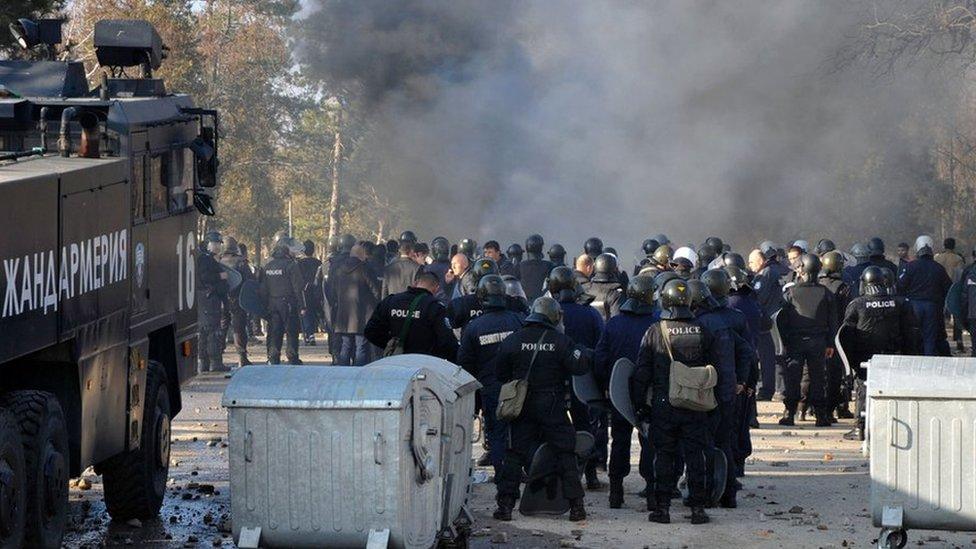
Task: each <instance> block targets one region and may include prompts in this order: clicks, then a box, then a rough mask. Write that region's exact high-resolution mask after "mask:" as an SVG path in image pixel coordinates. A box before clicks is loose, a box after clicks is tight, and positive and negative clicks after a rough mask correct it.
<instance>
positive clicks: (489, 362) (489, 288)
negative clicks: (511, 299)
mask: <svg viewBox="0 0 976 549" xmlns="http://www.w3.org/2000/svg"><path fill="white" fill-rule="evenodd" d="M486 246H487V245H486ZM478 298H479V299H480V300H481V303H482V307H483V308H484V313H483V314H482V315H481V316H479V317H478V318H475V319H473V320H472V321H471V322H470V323H469V324H468V326H467V328H466V329H465V330H464V332H463V333H462V335H461V345H460V347H459V348H458V354H457V364H458V366H461V367H462V368H464V369H465V371H467V372H468V373H470V374H471V375H473V376H475V377H476V378H478V382H480V383H481V404H482V405H481V409H482V413H483V414H484V418H485V432H486V433H487V434H486V439H487V442H488V453H489V459H490V462H491V465H492V467H494V469H495V476H498V473H499V472H500V471H501V466H502V459H503V457H504V455H505V442H506V438H507V434H508V426H507V425H506V424H504V423H502V422H500V421H498V420H497V419H495V409H496V408H497V407H498V392H499V390H500V389H501V385H500V384H499V383H498V376H497V375H496V373H495V357H496V355H497V354H498V347H499V344H500V343H501V342H502V341H503V340H504V339H505V338H506V337H508V336H509V335H511V334H512V333H514V332H515V331H516V330H518V329H520V328H521V327H522V316H521V315H520V314H518V313H516V312H514V311H511V310H509V308H508V296H507V295H506V292H505V281H504V280H502V277H500V276H498V275H494V274H492V275H487V276H485V277H483V278H482V279H481V281H480V282H479V283H478Z"/></svg>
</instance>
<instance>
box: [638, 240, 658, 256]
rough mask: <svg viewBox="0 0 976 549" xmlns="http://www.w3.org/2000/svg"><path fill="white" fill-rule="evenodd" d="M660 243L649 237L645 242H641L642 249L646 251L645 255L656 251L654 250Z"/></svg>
mask: <svg viewBox="0 0 976 549" xmlns="http://www.w3.org/2000/svg"><path fill="white" fill-rule="evenodd" d="M660 245H661V243H660V242H658V241H657V240H654V239H653V238H648V239H647V240H645V241H644V243H643V244H641V250H643V251H644V255H651V254H653V253H654V250H656V249H657V247H658V246H660Z"/></svg>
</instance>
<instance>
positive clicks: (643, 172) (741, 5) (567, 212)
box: [299, 0, 951, 256]
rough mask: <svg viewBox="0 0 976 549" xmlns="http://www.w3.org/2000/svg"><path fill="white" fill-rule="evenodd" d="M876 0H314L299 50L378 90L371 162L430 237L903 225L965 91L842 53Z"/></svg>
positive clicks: (370, 108)
mask: <svg viewBox="0 0 976 549" xmlns="http://www.w3.org/2000/svg"><path fill="white" fill-rule="evenodd" d="M864 9H865V8H864V6H861V5H860V4H858V3H856V2H855V3H852V2H848V1H845V0H834V1H823V2H809V1H801V0H795V1H789V0H787V1H780V0H769V1H762V0H745V1H737V2H720V1H708V2H704V1H694V2H692V1H686V0H674V1H670V2H629V1H622V0H621V1H599V2H598V1H579V2H568V1H559V0H551V1H545V0H537V1H524V2H514V1H509V0H503V1H498V0H493V1H490V2H486V1H474V0H471V1H468V0H392V1H391V0H319V2H318V3H317V4H314V5H312V6H311V9H310V10H309V12H308V15H307V18H306V19H305V20H304V21H303V23H302V29H303V30H302V33H303V34H302V37H301V40H300V44H299V60H300V62H302V63H303V64H305V65H306V67H307V68H308V70H309V72H310V73H311V74H312V75H313V76H316V77H319V78H322V79H324V80H325V81H327V82H329V83H330V85H331V86H334V87H339V86H341V87H343V88H345V89H346V90H350V91H352V92H354V93H357V94H358V95H359V96H360V97H362V98H363V100H364V101H365V102H366V105H367V107H366V108H365V110H366V111H367V112H368V113H369V116H370V117H371V119H372V123H373V124H374V131H373V132H371V134H370V137H369V140H368V146H369V148H370V155H371V157H372V158H373V160H374V163H373V164H372V165H373V166H374V167H372V168H371V171H372V173H370V174H369V177H370V180H371V181H373V182H375V184H376V185H377V187H378V188H380V189H382V190H384V191H385V192H386V193H387V194H388V195H389V196H391V197H392V198H393V199H394V200H397V201H399V202H400V203H402V204H403V205H404V207H405V210H406V211H407V212H408V216H407V219H404V220H402V222H401V225H402V226H403V228H411V229H414V230H416V231H418V232H419V233H420V235H421V236H422V237H424V238H431V237H433V236H434V235H435V234H445V235H447V236H449V237H451V238H452V239H459V238H463V237H468V236H473V237H475V238H477V239H478V240H479V241H482V240H483V239H485V238H494V239H497V240H499V241H502V242H503V243H507V242H512V241H522V240H523V239H524V238H525V236H526V235H528V234H530V233H533V232H538V233H541V234H543V235H544V236H545V237H546V240H547V243H552V242H557V241H558V242H561V243H563V244H564V245H565V246H566V247H567V249H569V250H570V252H571V253H573V252H575V251H576V250H577V249H578V248H580V247H581V246H582V242H583V240H584V239H585V238H587V237H589V236H593V235H597V236H601V237H602V238H603V239H604V241H605V242H606V243H607V244H608V245H614V246H617V247H618V250H620V251H621V252H624V255H625V256H626V255H628V254H629V253H630V252H631V251H633V250H635V249H636V248H637V247H638V246H639V245H640V242H641V241H642V240H643V239H644V238H647V237H649V236H651V235H653V234H655V233H659V232H664V233H666V234H668V235H669V236H670V237H671V238H672V240H675V241H678V242H682V241H690V242H696V243H697V242H700V241H701V240H702V239H704V237H705V236H707V235H710V234H716V235H719V236H722V237H723V238H726V239H727V240H734V241H735V242H736V244H737V245H738V246H739V247H742V248H745V247H750V246H753V245H755V243H756V242H758V241H759V240H763V239H766V238H772V239H774V240H779V241H786V240H789V239H793V238H805V239H808V240H812V241H814V242H815V241H816V240H817V239H818V238H820V237H830V238H833V239H835V240H837V241H838V244H844V243H850V242H851V241H852V240H855V239H865V238H867V237H869V236H873V235H875V234H880V235H883V236H885V237H887V238H889V240H890V239H894V238H898V239H908V238H909V237H913V236H914V234H917V233H916V231H918V230H922V229H924V228H925V227H924V223H920V222H918V221H917V220H915V219H914V218H913V216H912V209H913V208H914V205H915V201H916V199H917V193H918V187H919V183H920V182H921V181H924V180H925V178H927V177H930V175H931V174H929V173H927V171H926V169H925V166H926V165H927V164H926V162H927V161H926V149H925V135H924V133H925V132H924V131H923V127H924V126H925V125H926V124H929V123H931V121H932V120H933V119H936V118H938V117H940V116H943V113H944V112H946V108H945V105H946V104H947V102H948V101H949V100H950V99H951V97H950V94H949V93H947V92H946V91H945V88H946V86H945V85H944V84H945V82H944V81H943V79H941V78H939V77H938V76H937V75H934V74H932V73H925V72H923V71H921V70H920V69H907V70H904V71H901V72H899V73H897V74H894V75H885V76H883V77H879V76H878V75H877V74H874V73H872V72H871V71H869V70H867V69H864V68H857V67H854V68H851V69H847V70H839V71H838V70H833V61H832V59H833V57H834V55H835V54H836V52H837V51H838V48H839V47H840V46H841V44H843V43H845V42H846V41H848V40H850V37H851V36H853V35H854V34H855V33H856V32H857V25H858V23H859V22H860V21H861V20H862V18H863V17H864V15H865V12H864V11H863V10H864ZM920 225H922V226H920Z"/></svg>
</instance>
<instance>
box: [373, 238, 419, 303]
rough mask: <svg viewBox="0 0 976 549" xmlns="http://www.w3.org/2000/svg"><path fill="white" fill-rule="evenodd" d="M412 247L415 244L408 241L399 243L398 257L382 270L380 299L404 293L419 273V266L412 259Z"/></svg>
mask: <svg viewBox="0 0 976 549" xmlns="http://www.w3.org/2000/svg"><path fill="white" fill-rule="evenodd" d="M414 246H415V244H414V243H412V242H409V241H407V242H401V243H400V257H398V258H396V259H394V260H393V261H391V262H390V264H389V265H387V266H386V268H385V269H383V293H382V297H386V296H388V295H390V294H399V293H401V292H405V291H407V288H409V287H410V285H411V284H413V279H414V277H416V276H417V272H418V271H420V264H419V263H417V262H416V260H414V258H413V250H414Z"/></svg>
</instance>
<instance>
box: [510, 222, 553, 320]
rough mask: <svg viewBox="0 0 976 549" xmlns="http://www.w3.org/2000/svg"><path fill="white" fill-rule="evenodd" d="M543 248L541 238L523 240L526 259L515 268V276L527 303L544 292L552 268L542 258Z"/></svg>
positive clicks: (534, 236) (548, 262)
mask: <svg viewBox="0 0 976 549" xmlns="http://www.w3.org/2000/svg"><path fill="white" fill-rule="evenodd" d="M543 246H545V242H544V241H543V239H542V237H541V236H539V235H537V234H534V235H532V236H530V237H529V238H527V239H526V240H525V255H526V256H527V258H526V259H524V260H522V262H520V263H519V264H518V265H517V266H516V267H515V276H516V277H518V279H519V280H520V281H522V288H523V289H525V297H526V298H527V299H528V300H529V303H532V302H533V301H535V298H537V297H539V296H541V295H542V294H543V293H544V292H545V287H544V286H545V282H546V277H548V276H549V271H551V270H552V268H553V264H552V262H550V261H549V260H547V259H544V258H543V255H542V253H543V252H542V248H543Z"/></svg>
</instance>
